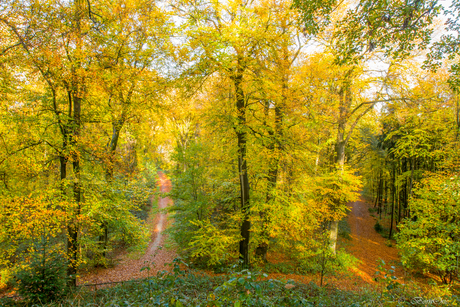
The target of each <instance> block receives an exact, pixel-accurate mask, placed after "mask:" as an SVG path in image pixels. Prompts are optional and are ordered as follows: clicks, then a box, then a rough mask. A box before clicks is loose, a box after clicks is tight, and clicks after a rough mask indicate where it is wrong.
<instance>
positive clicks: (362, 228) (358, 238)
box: [347, 200, 404, 283]
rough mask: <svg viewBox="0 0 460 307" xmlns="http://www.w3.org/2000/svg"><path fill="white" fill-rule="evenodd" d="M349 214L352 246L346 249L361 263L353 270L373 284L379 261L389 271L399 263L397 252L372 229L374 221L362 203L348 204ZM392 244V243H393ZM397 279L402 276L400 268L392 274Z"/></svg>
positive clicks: (366, 206) (365, 205)
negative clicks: (382, 262) (381, 261)
mask: <svg viewBox="0 0 460 307" xmlns="http://www.w3.org/2000/svg"><path fill="white" fill-rule="evenodd" d="M349 208H350V209H351V212H350V213H349V215H348V223H349V224H350V227H351V237H352V246H350V247H348V248H347V249H348V250H349V252H351V253H352V254H353V256H355V257H356V258H358V259H359V261H360V262H361V263H360V264H359V265H358V267H357V268H356V269H355V273H357V274H358V275H359V276H360V277H361V278H362V279H363V280H364V281H366V282H369V283H375V281H374V278H375V272H376V271H377V266H378V263H377V261H378V260H379V259H383V260H384V261H385V263H386V264H387V266H386V268H387V269H390V266H391V265H394V264H395V263H396V262H397V261H399V257H398V251H397V249H396V248H395V247H389V246H387V245H386V244H385V243H386V241H387V239H385V238H383V237H382V236H381V235H380V234H379V233H378V232H377V231H375V229H374V225H375V219H374V218H373V217H372V216H371V215H370V213H369V207H368V205H367V204H366V203H365V202H364V201H362V200H359V201H356V202H354V203H351V204H349ZM393 244H394V243H393ZM394 275H395V276H397V277H398V278H401V277H403V276H404V272H403V270H402V268H401V267H398V266H396V272H395V274H394Z"/></svg>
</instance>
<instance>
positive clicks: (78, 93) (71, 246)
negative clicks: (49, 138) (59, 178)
mask: <svg viewBox="0 0 460 307" xmlns="http://www.w3.org/2000/svg"><path fill="white" fill-rule="evenodd" d="M83 6H84V3H83V1H82V0H75V34H76V50H75V55H76V57H75V58H76V59H75V63H74V66H73V67H72V69H71V70H72V92H71V99H72V102H73V123H72V124H73V125H72V128H73V131H72V135H71V139H70V144H71V146H72V168H73V173H74V184H73V197H74V202H75V206H76V207H75V212H74V217H73V221H72V222H71V223H70V225H68V227H67V230H68V242H67V253H68V256H69V259H70V264H69V266H68V269H67V275H68V277H69V285H70V286H72V287H76V286H77V266H78V233H79V222H78V220H79V217H80V214H81V164H80V163H81V162H80V152H79V148H78V142H79V138H80V134H81V100H82V92H83V84H82V83H83V78H82V76H80V75H79V74H80V69H81V52H82V33H81V19H82V18H83V13H84V12H83Z"/></svg>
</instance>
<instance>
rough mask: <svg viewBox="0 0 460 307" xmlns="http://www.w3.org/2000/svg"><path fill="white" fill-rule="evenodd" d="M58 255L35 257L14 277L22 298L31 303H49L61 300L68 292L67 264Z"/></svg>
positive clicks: (42, 254)
mask: <svg viewBox="0 0 460 307" xmlns="http://www.w3.org/2000/svg"><path fill="white" fill-rule="evenodd" d="M62 259H63V257H62V256H61V255H59V254H57V253H53V254H51V255H47V254H46V253H45V252H43V253H41V254H40V255H34V256H33V257H32V261H31V262H30V263H29V265H27V266H25V267H23V268H22V269H20V270H18V271H17V272H16V274H15V276H14V281H15V287H16V288H17V289H18V293H19V294H20V295H21V297H24V298H25V299H27V300H28V301H29V302H31V303H47V302H50V301H54V300H56V299H58V298H60V297H61V296H62V295H63V294H64V293H65V291H66V287H67V278H66V267H67V266H66V264H65V262H64V261H63V260H62Z"/></svg>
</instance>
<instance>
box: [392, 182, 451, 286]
mask: <svg viewBox="0 0 460 307" xmlns="http://www.w3.org/2000/svg"><path fill="white" fill-rule="evenodd" d="M459 191H460V179H459V177H458V175H456V174H427V176H426V177H425V178H424V179H423V180H422V181H421V183H420V184H419V185H417V186H416V187H415V188H414V197H413V199H412V200H411V201H410V202H409V209H410V213H411V216H410V218H408V219H406V220H405V221H404V223H403V224H402V225H400V233H399V234H398V235H397V244H398V248H399V249H400V250H401V254H402V262H403V264H404V265H405V266H406V267H409V268H411V269H414V270H421V271H423V272H431V273H434V274H436V275H438V276H439V277H440V278H441V279H442V281H443V282H445V283H450V282H451V281H452V280H453V278H454V277H455V276H456V275H457V272H458V267H457V265H458V259H459V256H460V243H459V242H460V212H459V210H458V208H459V206H460V194H459Z"/></svg>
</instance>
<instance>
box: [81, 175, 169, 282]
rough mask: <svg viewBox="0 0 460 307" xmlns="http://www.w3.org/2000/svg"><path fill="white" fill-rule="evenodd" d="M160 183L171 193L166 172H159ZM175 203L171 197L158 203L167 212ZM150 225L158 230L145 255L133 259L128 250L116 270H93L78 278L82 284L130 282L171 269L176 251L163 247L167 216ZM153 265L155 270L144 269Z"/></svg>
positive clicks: (159, 216)
mask: <svg viewBox="0 0 460 307" xmlns="http://www.w3.org/2000/svg"><path fill="white" fill-rule="evenodd" d="M158 177H159V179H158V184H159V185H160V191H161V192H162V193H167V192H169V191H171V181H170V180H169V179H168V178H167V177H166V175H165V174H164V173H163V172H158ZM154 197H155V196H152V197H151V198H150V201H151V202H152V203H154V201H155V199H154ZM171 204H172V200H171V199H170V198H169V197H160V198H159V200H158V207H159V208H160V210H161V209H165V208H166V207H168V206H170V205H171ZM147 222H150V223H153V225H155V228H154V230H153V231H152V235H151V238H150V243H149V246H148V248H147V249H146V252H145V254H144V255H142V256H141V257H140V258H138V259H132V258H130V257H129V254H128V253H127V252H126V251H125V252H123V253H121V254H120V255H119V256H117V257H116V263H117V265H115V266H114V267H112V268H106V269H104V268H99V269H94V270H91V271H90V272H89V273H87V274H84V275H83V276H81V277H80V278H79V279H78V284H80V285H81V284H100V283H108V282H119V281H127V280H131V279H137V278H145V277H148V275H149V274H150V276H152V275H154V274H156V272H158V271H161V270H167V269H168V267H167V266H166V264H168V263H171V262H172V261H173V259H174V258H175V257H176V253H175V251H174V250H167V249H165V248H162V247H163V245H164V242H165V239H166V238H165V235H163V230H164V229H165V228H166V226H167V216H166V213H164V212H163V210H161V211H160V212H159V213H158V214H157V215H156V216H155V217H154V218H152V219H151V220H150V219H149V220H148V221H147ZM147 265H149V266H150V268H151V270H150V272H148V270H144V271H142V272H141V269H142V268H143V267H145V266H147Z"/></svg>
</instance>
